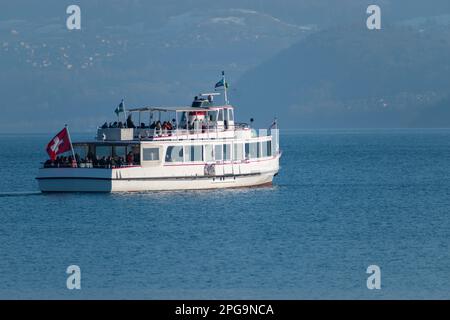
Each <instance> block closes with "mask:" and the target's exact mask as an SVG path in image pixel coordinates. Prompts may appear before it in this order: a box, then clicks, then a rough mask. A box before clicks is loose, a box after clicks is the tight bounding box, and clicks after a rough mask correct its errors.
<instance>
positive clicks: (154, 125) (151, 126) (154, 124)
mask: <svg viewBox="0 0 450 320" xmlns="http://www.w3.org/2000/svg"><path fill="white" fill-rule="evenodd" d="M155 128H156V121H153V123H152V124H151V125H150V127H149V129H155Z"/></svg>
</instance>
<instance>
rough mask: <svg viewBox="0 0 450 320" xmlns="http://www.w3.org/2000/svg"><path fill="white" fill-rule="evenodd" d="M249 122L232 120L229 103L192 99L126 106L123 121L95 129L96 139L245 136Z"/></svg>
mask: <svg viewBox="0 0 450 320" xmlns="http://www.w3.org/2000/svg"><path fill="white" fill-rule="evenodd" d="M250 135H251V133H250V126H249V125H248V124H246V123H236V122H235V119H234V108H233V106H231V105H222V106H215V105H214V104H213V102H212V98H211V96H210V95H209V96H208V99H204V98H197V97H196V99H194V101H193V103H192V106H186V107H156V106H146V107H141V108H134V109H130V110H127V115H126V121H124V122H120V121H117V122H114V123H109V124H107V123H105V124H103V126H101V127H99V128H98V130H97V137H96V138H97V140H99V141H131V140H135V141H153V140H158V141H161V140H169V141H171V140H191V139H220V138H245V137H249V136H250Z"/></svg>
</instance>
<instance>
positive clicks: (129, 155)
mask: <svg viewBox="0 0 450 320" xmlns="http://www.w3.org/2000/svg"><path fill="white" fill-rule="evenodd" d="M133 158H134V157H133V152H131V151H130V152H128V154H127V164H128V165H129V166H132V165H133Z"/></svg>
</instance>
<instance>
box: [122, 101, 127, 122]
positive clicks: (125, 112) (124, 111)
mask: <svg viewBox="0 0 450 320" xmlns="http://www.w3.org/2000/svg"><path fill="white" fill-rule="evenodd" d="M122 106H123V114H124V115H125V121H124V126H125V125H126V122H127V109H126V108H125V99H122Z"/></svg>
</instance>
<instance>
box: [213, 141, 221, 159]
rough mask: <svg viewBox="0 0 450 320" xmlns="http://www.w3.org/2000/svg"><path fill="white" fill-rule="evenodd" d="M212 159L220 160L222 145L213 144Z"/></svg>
mask: <svg viewBox="0 0 450 320" xmlns="http://www.w3.org/2000/svg"><path fill="white" fill-rule="evenodd" d="M214 159H215V160H222V145H221V144H217V145H215V146H214Z"/></svg>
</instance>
